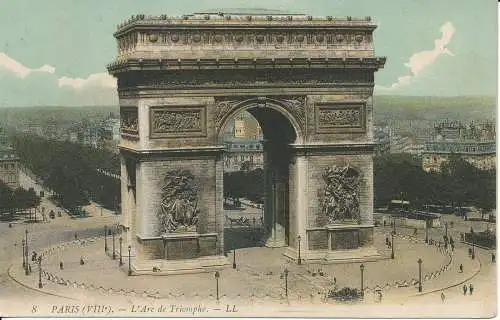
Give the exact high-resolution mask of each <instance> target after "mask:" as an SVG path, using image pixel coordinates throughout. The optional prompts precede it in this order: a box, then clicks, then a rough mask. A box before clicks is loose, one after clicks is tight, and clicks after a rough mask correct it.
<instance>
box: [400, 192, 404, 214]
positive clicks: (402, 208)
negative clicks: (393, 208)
mask: <svg viewBox="0 0 500 320" xmlns="http://www.w3.org/2000/svg"><path fill="white" fill-rule="evenodd" d="M403 194H404V193H403V192H401V211H404V206H403Z"/></svg>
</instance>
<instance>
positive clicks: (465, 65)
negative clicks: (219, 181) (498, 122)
mask: <svg viewBox="0 0 500 320" xmlns="http://www.w3.org/2000/svg"><path fill="white" fill-rule="evenodd" d="M2 1H3V0H2ZM0 2H1V1H0ZM386 3H387V5H385V6H380V5H379V4H377V3H375V2H370V1H367V0H354V1H337V2H335V3H333V2H327V1H323V0H315V1H309V2H304V1H298V0H279V1H274V2H272V3H268V2H265V1H261V0H258V1H246V0H240V1H226V0H217V1H210V2H208V1H194V0H186V1H183V2H182V4H177V3H174V2H172V3H168V6H167V4H166V3H165V2H164V1H149V2H148V3H144V4H142V3H141V4H140V5H139V4H137V3H135V2H134V1H131V0H130V1H121V2H120V3H119V5H118V3H117V2H108V3H106V4H104V5H103V4H102V3H97V2H96V1H86V2H85V3H79V2H75V1H68V2H65V3H64V4H61V3H59V2H57V1H51V0H44V1H38V2H36V3H32V2H29V1H19V2H16V3H15V4H9V7H10V8H11V10H9V11H8V12H7V11H4V12H3V13H0V17H2V19H1V21H2V24H3V26H4V28H0V35H1V36H2V38H3V39H4V41H3V43H2V44H1V47H0V87H1V88H2V89H1V90H0V93H1V94H0V107H8V106H41V105H57V106H63V105H64V106H66V105H68V106H74V105H117V96H116V81H115V79H114V78H113V77H111V76H110V75H108V74H107V71H106V65H107V64H108V63H110V62H111V61H112V58H113V56H114V55H115V54H116V42H115V39H114V38H113V36H112V34H113V32H115V31H116V25H117V24H118V23H120V22H122V21H123V20H124V19H127V18H128V17H130V15H132V14H138V13H145V14H156V13H164V14H168V15H182V14H190V13H193V12H200V11H204V10H207V9H210V8H214V7H218V8H245V7H250V8H252V7H253V8H259V7H260V8H262V7H263V8H269V9H275V10H281V11H283V12H292V13H301V14H310V15H315V16H316V15H331V16H334V17H345V16H354V17H364V16H371V17H372V19H373V20H374V21H375V23H377V25H378V28H377V30H376V31H375V39H376V43H377V45H376V52H377V55H380V56H387V57H388V62H387V64H386V67H385V69H383V70H381V71H380V73H378V74H377V76H376V83H377V85H376V87H375V94H376V95H405V96H462V95H464V96H471V95H474V96H494V95H496V91H497V77H496V73H497V68H496V65H497V40H496V33H497V30H496V20H497V10H495V9H496V7H495V4H496V2H493V1H483V2H481V3H479V4H478V3H477V2H474V1H470V0H463V1H458V2H457V1H451V0H442V1H439V2H435V1H434V2H430V1H427V0H426V1H419V2H414V1H409V0H408V1H387V2H386ZM96 8H98V9H96ZM429 8H431V9H429ZM447 8H453V10H449V9H447ZM478 16H480V17H482V19H477V18H476V17H478ZM12 30H16V32H12Z"/></svg>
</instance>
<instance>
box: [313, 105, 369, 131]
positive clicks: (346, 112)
mask: <svg viewBox="0 0 500 320" xmlns="http://www.w3.org/2000/svg"><path fill="white" fill-rule="evenodd" d="M319 121H320V123H321V124H328V125H330V126H335V127H340V126H359V124H360V122H361V110H359V109H334V110H328V109H320V111H319Z"/></svg>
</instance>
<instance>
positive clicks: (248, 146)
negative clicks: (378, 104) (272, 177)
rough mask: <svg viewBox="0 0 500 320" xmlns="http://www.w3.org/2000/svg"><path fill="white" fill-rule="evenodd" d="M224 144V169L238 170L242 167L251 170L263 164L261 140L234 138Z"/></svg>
mask: <svg viewBox="0 0 500 320" xmlns="http://www.w3.org/2000/svg"><path fill="white" fill-rule="evenodd" d="M224 144H225V146H226V151H227V152H226V153H225V155H224V170H225V171H239V170H241V169H242V168H243V167H246V169H247V170H249V171H251V170H255V169H257V168H262V167H263V166H264V153H263V152H262V143H261V141H259V140H239V139H234V140H231V141H225V142H224Z"/></svg>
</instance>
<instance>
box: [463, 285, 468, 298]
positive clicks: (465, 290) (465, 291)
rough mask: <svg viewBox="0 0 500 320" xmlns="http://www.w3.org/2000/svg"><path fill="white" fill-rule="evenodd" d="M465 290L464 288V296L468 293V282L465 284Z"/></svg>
mask: <svg viewBox="0 0 500 320" xmlns="http://www.w3.org/2000/svg"><path fill="white" fill-rule="evenodd" d="M463 290H464V296H465V295H466V294H467V285H466V284H464V286H463Z"/></svg>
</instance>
